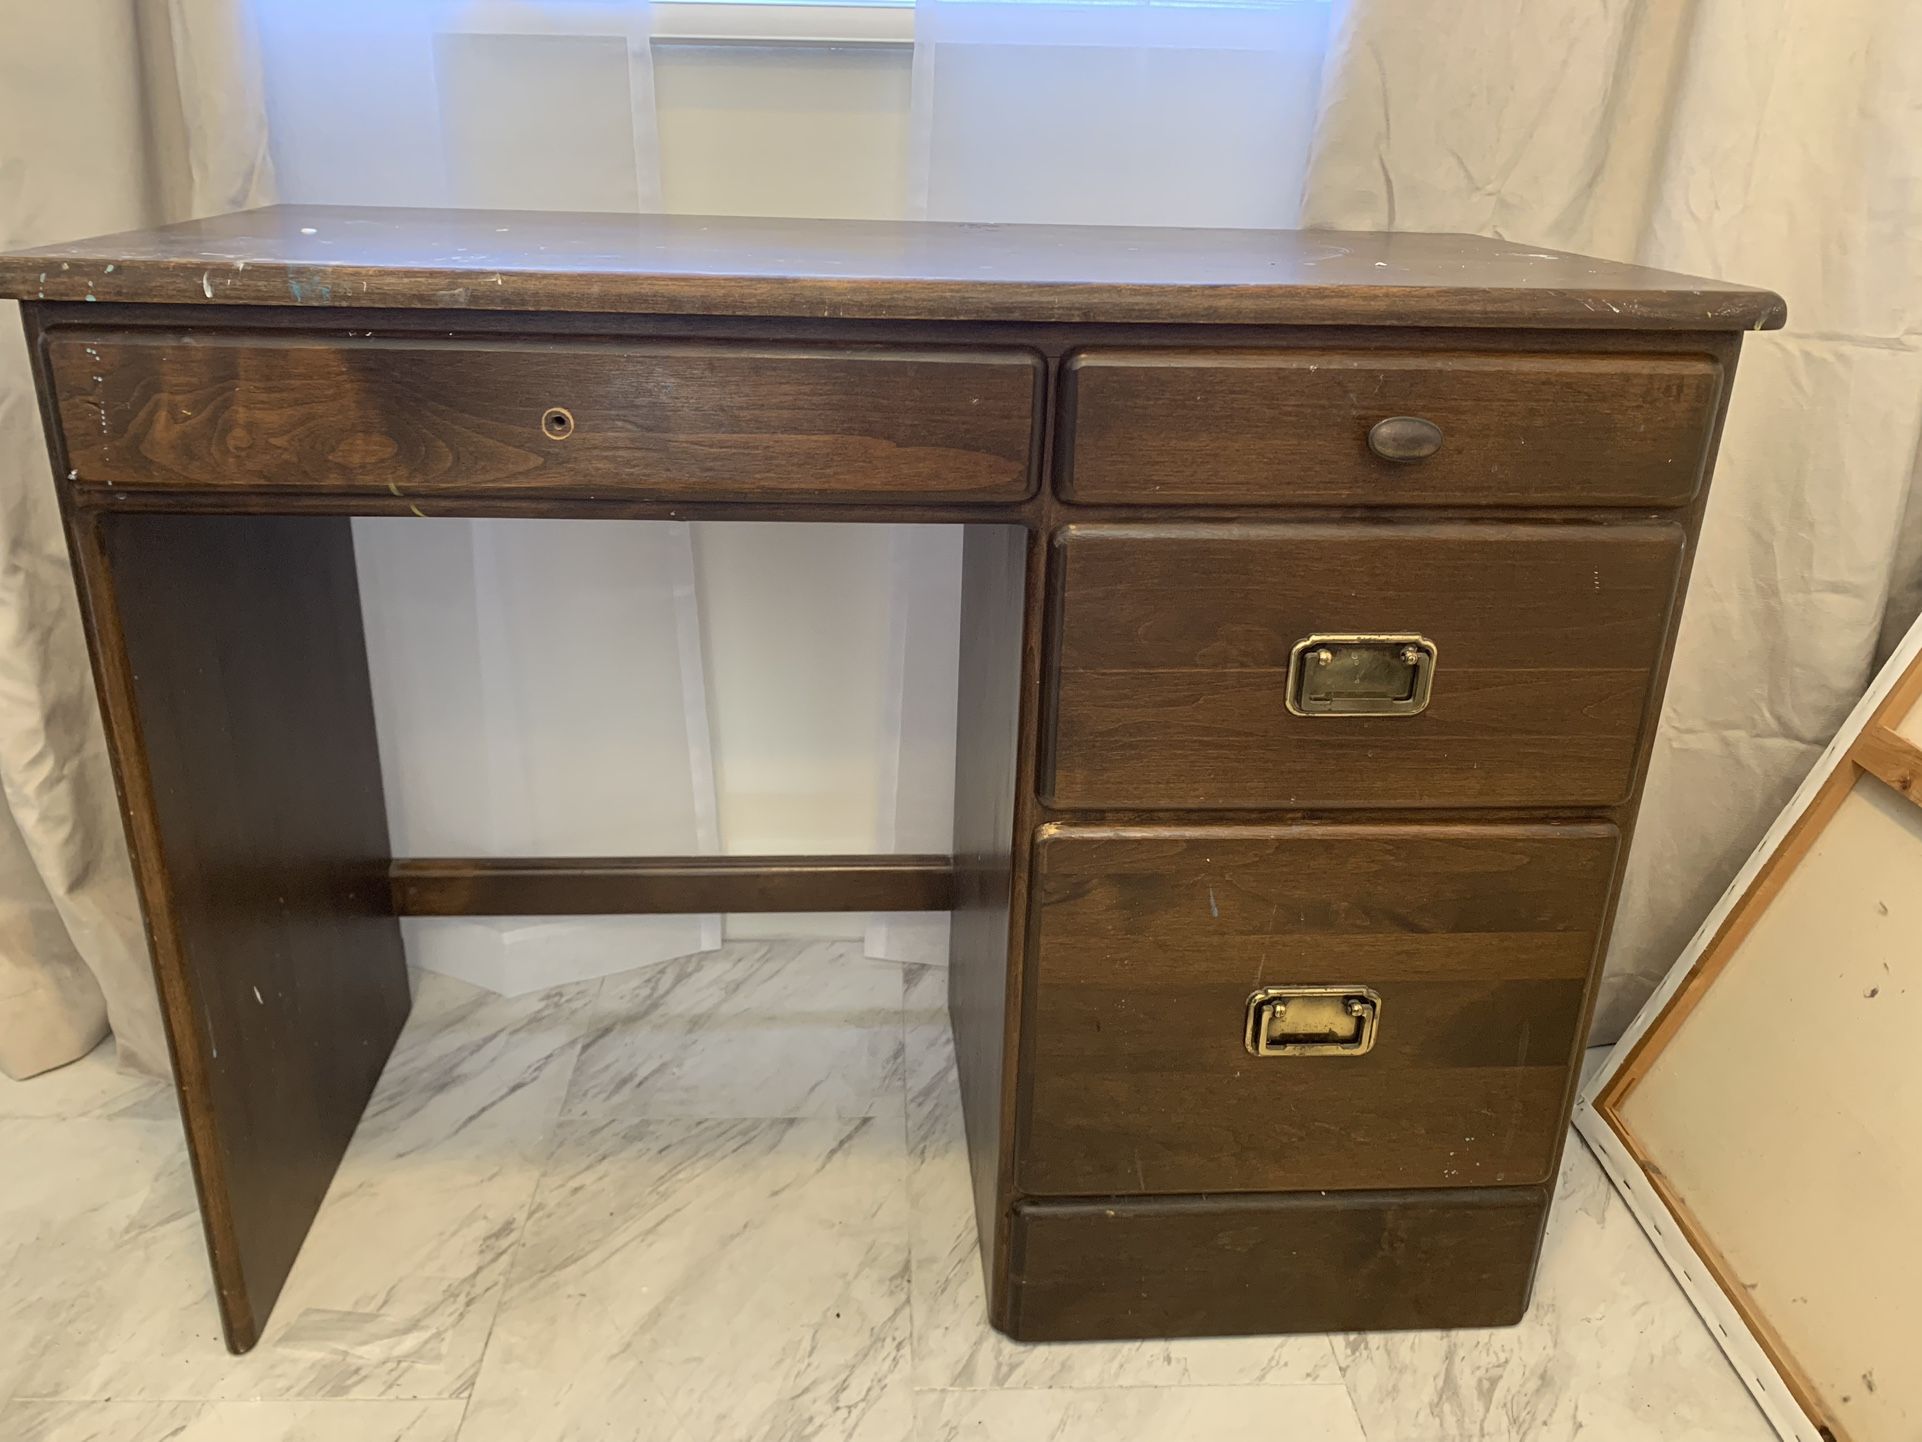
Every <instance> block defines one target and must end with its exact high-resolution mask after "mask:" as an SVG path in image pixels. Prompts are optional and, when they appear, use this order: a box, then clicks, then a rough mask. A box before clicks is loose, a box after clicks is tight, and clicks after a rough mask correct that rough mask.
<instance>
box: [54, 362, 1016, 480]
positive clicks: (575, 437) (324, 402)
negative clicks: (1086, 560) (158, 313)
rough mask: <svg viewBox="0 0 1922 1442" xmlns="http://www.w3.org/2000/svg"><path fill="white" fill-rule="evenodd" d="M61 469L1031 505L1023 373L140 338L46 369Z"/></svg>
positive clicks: (929, 365)
mask: <svg viewBox="0 0 1922 1442" xmlns="http://www.w3.org/2000/svg"><path fill="white" fill-rule="evenodd" d="M49 360H50V363H51V366H52V370H53V375H54V383H55V389H56V394H57V398H58V407H59V416H60V423H61V428H62V432H63V435H64V439H65V442H66V448H67V455H68V459H67V464H68V465H69V466H70V467H71V468H72V469H73V471H74V473H75V475H74V478H75V479H76V480H79V481H82V482H91V483H96V484H109V485H115V486H140V485H149V486H171V487H183V486H192V487H199V486H216V487H294V488H300V489H303V490H310V491H321V492H335V493H338V492H353V493H364V494H368V495H375V496H386V497H398V498H400V499H402V500H405V499H407V498H408V497H410V496H434V495H443V494H447V493H449V492H468V493H475V492H480V493H489V494H494V493H498V494H520V495H526V494H530V493H531V494H540V495H553V496H557V497H562V496H567V497H574V496H579V497H615V498H618V497H643V496H646V497H660V498H664V499H669V500H673V499H682V498H685V499H690V500H701V499H716V500H725V499H743V500H751V499H771V500H782V501H802V502H808V501H835V500H849V499H856V500H859V499H873V498H877V497H892V498H899V499H923V500H935V499H952V500H990V499H1019V498H1020V497H1023V496H1026V495H1028V494H1030V493H1031V491H1032V489H1033V485H1034V458H1035V451H1036V440H1035V425H1036V417H1037V415H1038V414H1039V406H1040V395H1041V390H1042V384H1043V379H1044V368H1043V365H1042V362H1041V359H1040V357H1039V355H1037V354H1036V353H1034V352H1030V351H1025V350H1016V349H1007V348H1003V349H986V350H966V349H949V348H942V347H933V346H870V345H860V346H853V345H850V346H819V347H809V346H791V345H780V344H774V343H766V344H761V343H746V342H743V343H725V342H707V341H648V342H638V341H613V340H608V341H593V340H556V341H549V342H540V341H506V340H489V339H485V338H478V339H470V340H459V339H455V340H434V339H428V338H369V337H342V338H329V337H279V336H272V335H261V334H251V333H230V334H222V333H219V332H213V333H192V334H189V333H179V334H173V333H162V332H147V331H126V332H114V333H107V334H98V335H86V336H75V335H65V336H62V337H60V338H58V339H56V340H54V341H53V342H52V344H51V345H50V346H49Z"/></svg>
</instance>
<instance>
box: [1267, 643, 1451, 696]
mask: <svg viewBox="0 0 1922 1442" xmlns="http://www.w3.org/2000/svg"><path fill="white" fill-rule="evenodd" d="M1436 654H1437V652H1436V648H1435V643H1434V642H1433V641H1431V640H1429V639H1428V638H1427V637H1426V636H1423V635H1421V634H1420V633H1419V632H1415V631H1402V632H1395V633H1393V634H1387V635H1360V634H1356V633H1353V632H1317V633H1316V634H1314V635H1312V636H1304V637H1303V638H1302V639H1301V640H1299V641H1297V642H1295V648H1294V651H1293V652H1292V653H1291V654H1290V655H1289V657H1288V689H1287V691H1286V692H1284V693H1283V694H1284V696H1285V698H1286V700H1287V702H1288V709H1289V710H1290V711H1292V712H1294V714H1295V715H1297V716H1418V715H1420V714H1421V713H1422V712H1423V711H1425V710H1427V709H1428V698H1429V695H1430V693H1431V692H1432V691H1433V690H1434V685H1435V658H1436Z"/></svg>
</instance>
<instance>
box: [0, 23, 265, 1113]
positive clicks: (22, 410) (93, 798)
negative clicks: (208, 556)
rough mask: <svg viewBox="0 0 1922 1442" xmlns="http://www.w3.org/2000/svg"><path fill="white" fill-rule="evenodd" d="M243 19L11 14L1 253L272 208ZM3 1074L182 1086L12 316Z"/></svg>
mask: <svg viewBox="0 0 1922 1442" xmlns="http://www.w3.org/2000/svg"><path fill="white" fill-rule="evenodd" d="M236 21H237V16H236V14H235V12H234V10H233V8H232V6H230V5H229V4H227V3H226V0H154V3H143V4H135V3H132V0H126V3H118V0H102V3H99V4H86V5H66V6H52V5H9V6H0V245H4V246H7V247H14V246H27V245H42V244H48V243H50V242H53V241H57V240H61V239H70V238H72V237H74V236H76V235H82V234H89V233H91V234H98V233H100V232H103V231H112V230H123V229H128V228H131V227H135V226H142V225H153V224H158V223H161V222H163V221H169V220H179V219H184V218H186V217H188V216H190V215H200V214H208V213H212V212H216V211H222V210H238V209H242V208H245V207H246V206H249V205H258V204H260V203H261V202H262V200H263V199H264V198H266V196H267V193H268V190H269V189H270V186H271V181H272V170H271V167H270V165H269V164H268V160H267V154H266V141H265V137H266V131H265V128H264V126H263V125H262V123H261V113H262V112H261V96H260V87H259V84H258V74H257V72H256V71H255V70H254V68H253V66H252V63H251V58H252V57H251V49H252V47H251V42H250V39H249V36H248V34H247V31H246V28H245V27H244V25H240V24H237V23H236ZM0 310H4V311H6V312H7V314H4V315H0V794H3V795H4V802H5V804H4V807H0V1071H4V1072H6V1073H7V1074H8V1075H10V1076H16V1077H20V1076H31V1075H33V1074H34V1073H36V1072H39V1071H44V1070H46V1069H48V1068H50V1067H55V1066H59V1065H60V1064H62V1063H63V1062H67V1061H70V1060H72V1059H73V1058H74V1057H76V1056H79V1055H82V1054H83V1053H85V1052H86V1051H88V1050H89V1049H91V1048H92V1047H93V1046H94V1045H95V1044H96V1043H97V1042H99V1040H100V1039H101V1037H102V1036H104V1035H105V1034H106V1032H107V1030H108V1028H109V1026H111V1028H112V1030H113V1031H114V1033H115V1034H116V1036H117V1037H118V1039H119V1052H120V1056H121V1059H122V1061H123V1063H124V1064H125V1065H127V1066H129V1067H131V1068H134V1069H137V1070H141V1071H148V1072H164V1071H165V1070H166V1066H167V1051H166V1042H165V1039H164V1037H163V1035H162V1032H161V1026H160V1008H159V1003H158V1001H157V1000H156V998H155V995H154V991H153V984H152V980H151V975H150V973H149V971H148V964H147V948H146V941H145V938H144V937H143V935H142V934H141V928H140V918H139V912H138V908H137V907H136V905H135V903H134V897H133V881H132V875H131V873H130V872H129V870H128V866H127V852H126V843H125V840H124V838H123V836H122V833H121V829H120V820H119V813H118V809H117V807H116V805H115V802H114V794H113V781H112V777H111V775H110V772H109V769H108V765H107V757H106V750H105V742H104V740H103V738H102V735H101V730H100V722H99V716H98V712H97V711H96V709H95V702H94V694H93V681H92V677H91V675H90V673H89V671H88V667H87V658H86V646H85V642H84V640H83V638H82V636H81V631H80V620H79V613H78V611H77V608H76V606H75V602H74V595H73V582H72V579H71V577H70V575H69V573H68V569H67V549H66V543H65V540H64V538H63V536H62V534H61V529H60V521H59V517H58V515H57V513H56V510H55V506H54V499H53V492H52V488H51V487H50V486H49V485H48V483H47V452H46V447H45V445H44V443H43V441H42V439H41V436H40V421H39V414H38V411H37V409H36V407H35V405H34V401H33V387H32V382H31V379H30V377H29V374H28V369H27V353H26V346H25V344H24V343H23V341H22V337H21V331H20V327H19V325H18V323H17V320H16V318H15V316H14V315H13V314H12V311H13V307H12V306H11V305H7V306H4V307H0Z"/></svg>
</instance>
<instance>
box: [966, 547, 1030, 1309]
mask: <svg viewBox="0 0 1922 1442" xmlns="http://www.w3.org/2000/svg"><path fill="white" fill-rule="evenodd" d="M1045 551H1046V547H1045V546H1044V544H1043V542H1042V540H1041V538H1040V537H1039V536H1037V535H1035V534H1034V533H1033V532H1031V531H1029V530H1028V529H1027V528H1026V527H1023V526H998V525H986V524H981V525H970V526H968V527H967V528H966V531H965V535H964V537H963V540H962V548H961V676H960V688H959V698H958V699H959V705H958V708H957V718H956V723H957V724H956V734H955V779H954V922H953V932H952V939H951V941H950V943H949V964H948V1014H949V1016H950V1017H951V1018H952V1020H953V1023H954V1049H955V1064H956V1067H957V1069H958V1070H959V1072H960V1074H961V1109H962V1113H963V1115H964V1117H965V1118H966V1121H967V1132H968V1161H969V1164H970V1168H971V1170H972V1172H973V1179H974V1213H975V1221H976V1223H977V1225H978V1226H979V1228H980V1235H981V1262H982V1267H983V1269H984V1271H985V1273H986V1281H987V1293H988V1314H989V1317H990V1319H991V1320H992V1321H993V1322H994V1324H995V1325H996V1326H998V1327H1002V1328H1004V1329H1005V1328H1006V1327H1007V1326H1008V1319H1009V1315H1010V1311H1009V1309H1010V1305H1011V1301H1012V1298H1011V1295H1010V1291H1009V1283H1008V1258H1009V1248H1010V1244H1011V1237H1012V1221H1013V1203H1014V1195H1013V1151H1012V1146H1013V1129H1014V1077H1015V1072H1016V1055H1015V1050H1016V1042H1017V1040H1018V1032H1019V1027H1020V1012H1021V1008H1020V1004H1019V998H1020V996H1021V971H1022V962H1023V954H1024V950H1025V946H1024V940H1023V938H1024V936H1025V934H1026V930H1027V928H1026V917H1027V889H1028V857H1029V852H1030V850H1031V847H1030V845H1029V839H1030V833H1031V832H1032V831H1033V829H1034V800H1033V798H1034V766H1035V741H1036V733H1037V731H1038V729H1039V726H1040V721H1039V711H1040V707H1039V703H1038V700H1037V697H1038V695H1039V687H1040V672H1041V660H1040V655H1041V597H1042V594H1043V565H1044V560H1045Z"/></svg>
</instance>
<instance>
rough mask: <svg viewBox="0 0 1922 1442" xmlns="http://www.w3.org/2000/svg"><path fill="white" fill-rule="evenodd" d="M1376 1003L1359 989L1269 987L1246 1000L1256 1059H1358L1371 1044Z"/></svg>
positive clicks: (1250, 1044) (1377, 1013) (1366, 990)
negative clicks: (1311, 1057)
mask: <svg viewBox="0 0 1922 1442" xmlns="http://www.w3.org/2000/svg"><path fill="white" fill-rule="evenodd" d="M1380 1021H1381V998H1380V997H1379V996H1377V995H1376V994H1375V993H1374V992H1373V991H1371V990H1370V989H1369V988H1367V987H1365V986H1269V987H1264V988H1262V989H1261V990H1260V991H1258V992H1256V993H1255V994H1254V995H1253V996H1251V997H1249V998H1248V1026H1247V1031H1246V1033H1245V1035H1244V1038H1243V1039H1244V1041H1245V1042H1246V1044H1247V1047H1248V1050H1249V1051H1250V1052H1252V1053H1253V1054H1254V1055H1256V1056H1360V1055H1362V1053H1364V1052H1366V1051H1367V1050H1368V1049H1369V1048H1370V1047H1372V1046H1373V1045H1374V1044H1375V1029H1376V1027H1377V1026H1378V1025H1379V1024H1380Z"/></svg>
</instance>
